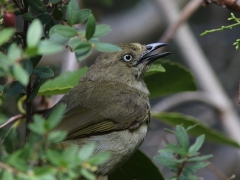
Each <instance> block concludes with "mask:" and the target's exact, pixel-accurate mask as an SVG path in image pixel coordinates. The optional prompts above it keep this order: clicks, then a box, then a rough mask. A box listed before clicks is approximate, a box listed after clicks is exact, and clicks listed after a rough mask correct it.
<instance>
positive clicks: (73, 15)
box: [67, 0, 80, 26]
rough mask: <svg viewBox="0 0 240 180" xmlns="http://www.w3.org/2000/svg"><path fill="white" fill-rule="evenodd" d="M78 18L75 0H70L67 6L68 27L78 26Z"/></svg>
mask: <svg viewBox="0 0 240 180" xmlns="http://www.w3.org/2000/svg"><path fill="white" fill-rule="evenodd" d="M79 16H80V11H79V5H78V2H77V0H71V1H70V2H69V3H68V6H67V20H68V23H69V25H71V26H72V25H74V24H78V22H79Z"/></svg>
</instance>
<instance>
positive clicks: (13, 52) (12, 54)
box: [8, 43, 22, 62]
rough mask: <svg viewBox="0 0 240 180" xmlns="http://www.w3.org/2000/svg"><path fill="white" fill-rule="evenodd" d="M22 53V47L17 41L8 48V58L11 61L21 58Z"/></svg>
mask: <svg viewBox="0 0 240 180" xmlns="http://www.w3.org/2000/svg"><path fill="white" fill-rule="evenodd" d="M21 55H22V51H21V49H20V48H19V47H18V46H17V44H16V43H13V44H11V45H10V47H9V49H8V58H9V60H10V61H11V62H14V61H16V60H20V58H21Z"/></svg>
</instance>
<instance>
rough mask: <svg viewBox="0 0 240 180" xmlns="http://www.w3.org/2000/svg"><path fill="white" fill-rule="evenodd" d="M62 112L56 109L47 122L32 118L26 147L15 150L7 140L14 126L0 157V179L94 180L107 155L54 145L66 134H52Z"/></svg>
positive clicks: (89, 147) (90, 149) (90, 146)
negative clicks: (80, 179)
mask: <svg viewBox="0 0 240 180" xmlns="http://www.w3.org/2000/svg"><path fill="white" fill-rule="evenodd" d="M64 110H65V106H64V105H59V106H57V107H56V108H55V109H54V110H53V112H52V113H51V114H50V116H49V117H48V119H44V118H43V117H41V116H39V115H35V116H34V121H33V123H30V124H29V125H28V127H29V129H30V130H31V134H30V136H29V138H28V140H27V142H26V143H25V145H24V146H23V147H21V148H19V149H14V148H13V147H12V146H11V144H9V143H7V139H9V138H10V139H11V140H12V141H14V139H15V137H14V134H15V135H16V133H14V131H15V127H14V126H13V127H12V128H11V129H10V131H11V132H9V133H8V134H7V136H6V137H5V138H4V139H3V142H2V146H1V152H2V153H1V156H0V179H8V180H13V179H14V180H15V179H16V180H46V179H49V180H54V179H56V180H57V179H58V180H72V179H76V178H79V177H81V176H83V177H85V178H86V179H88V180H94V179H96V177H95V175H94V172H95V171H96V170H97V166H98V165H100V164H102V163H103V162H105V161H106V160H107V159H108V158H109V157H110V154H109V153H108V152H100V153H98V154H95V155H93V153H94V150H95V145H94V144H86V145H84V146H83V147H81V149H79V147H78V146H76V145H72V146H70V145H69V146H67V147H63V146H61V144H56V143H59V142H61V141H63V140H64V139H65V137H66V135H67V133H66V132H65V131H61V130H54V128H55V127H56V126H57V125H58V123H59V122H60V120H61V118H62V116H63V113H64Z"/></svg>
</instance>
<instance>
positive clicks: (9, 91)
mask: <svg viewBox="0 0 240 180" xmlns="http://www.w3.org/2000/svg"><path fill="white" fill-rule="evenodd" d="M19 93H25V90H24V86H23V85H22V84H20V83H19V82H18V81H14V82H13V83H12V84H10V86H9V87H6V86H5V87H4V90H3V94H4V95H5V96H14V95H17V94H19Z"/></svg>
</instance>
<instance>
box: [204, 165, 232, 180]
mask: <svg viewBox="0 0 240 180" xmlns="http://www.w3.org/2000/svg"><path fill="white" fill-rule="evenodd" d="M207 167H208V169H210V170H211V171H212V172H213V173H214V174H216V175H217V176H218V177H219V179H221V180H229V178H228V177H226V176H225V175H224V174H223V173H222V171H220V170H219V169H218V168H216V167H215V166H214V165H212V164H209V165H208V166H207Z"/></svg>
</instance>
